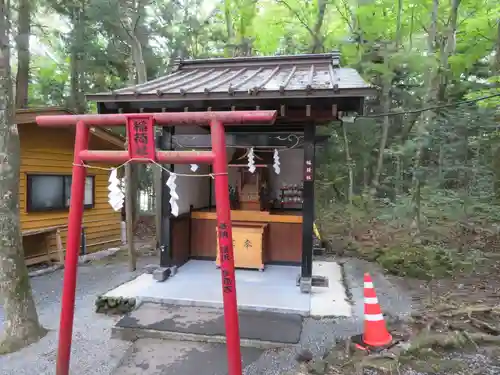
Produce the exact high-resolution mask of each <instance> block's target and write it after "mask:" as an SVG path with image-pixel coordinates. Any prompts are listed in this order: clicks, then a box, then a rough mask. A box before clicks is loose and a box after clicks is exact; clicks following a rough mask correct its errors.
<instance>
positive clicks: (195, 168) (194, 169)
mask: <svg viewBox="0 0 500 375" xmlns="http://www.w3.org/2000/svg"><path fill="white" fill-rule="evenodd" d="M193 151H195V150H193ZM198 168H199V166H198V164H191V172H196V171H197V170H198Z"/></svg>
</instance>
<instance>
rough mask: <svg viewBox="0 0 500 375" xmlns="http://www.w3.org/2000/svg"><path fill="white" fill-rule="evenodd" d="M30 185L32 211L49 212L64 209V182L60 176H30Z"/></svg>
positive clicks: (30, 206)
mask: <svg viewBox="0 0 500 375" xmlns="http://www.w3.org/2000/svg"><path fill="white" fill-rule="evenodd" d="M30 184H31V186H30V193H31V194H30V197H29V208H30V209H32V210H36V211H39V210H40V211H45V210H47V211H48V210H54V209H61V208H64V206H63V203H64V201H63V184H64V181H63V179H62V178H61V177H60V176H30Z"/></svg>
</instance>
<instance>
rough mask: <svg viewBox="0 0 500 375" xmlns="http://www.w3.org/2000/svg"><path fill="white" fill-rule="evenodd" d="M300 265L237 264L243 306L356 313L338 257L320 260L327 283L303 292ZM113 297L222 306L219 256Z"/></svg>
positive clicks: (123, 288)
mask: <svg viewBox="0 0 500 375" xmlns="http://www.w3.org/2000/svg"><path fill="white" fill-rule="evenodd" d="M299 273H300V267H293V266H275V265H270V266H266V269H265V270H264V272H259V271H253V270H236V290H237V297H238V307H239V309H240V310H252V311H271V312H279V313H291V314H300V315H303V316H309V315H313V316H319V317H321V316H351V306H350V304H349V302H348V301H347V297H346V292H345V288H344V285H343V283H342V270H341V267H340V266H339V265H338V264H337V263H335V262H314V263H313V274H315V275H316V274H318V275H319V276H325V277H327V278H328V279H329V283H328V287H327V288H320V287H313V288H312V293H311V294H303V293H301V292H300V290H299V288H298V287H297V286H296V279H297V275H298V274H299ZM105 296H108V297H127V298H131V297H132V298H136V299H138V300H139V301H140V302H154V303H159V304H167V305H181V306H200V307H215V308H221V307H222V291H221V275H220V270H218V269H217V268H216V267H215V264H214V262H211V261H202V260H190V261H189V262H187V263H186V264H185V265H183V266H182V267H181V268H179V269H178V272H177V274H176V275H175V276H173V277H171V278H169V279H167V280H166V281H165V282H157V281H155V280H154V279H153V276H152V275H150V274H143V275H140V276H139V277H137V278H136V279H134V280H132V281H130V282H128V283H125V284H123V285H120V286H119V287H118V288H116V289H113V290H111V291H109V292H108V293H106V294H105Z"/></svg>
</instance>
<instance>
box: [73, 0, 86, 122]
mask: <svg viewBox="0 0 500 375" xmlns="http://www.w3.org/2000/svg"><path fill="white" fill-rule="evenodd" d="M84 6H85V4H83V2H82V7H84ZM84 13H85V8H77V7H75V8H74V9H72V13H71V23H72V25H73V29H72V30H71V41H70V43H71V44H70V56H71V59H70V84H71V105H70V107H71V109H73V110H74V111H75V112H76V113H85V111H86V103H85V93H84V87H83V82H84V71H83V70H84V66H83V61H84V59H85V56H84V52H83V50H82V46H83V45H84V43H85V22H84Z"/></svg>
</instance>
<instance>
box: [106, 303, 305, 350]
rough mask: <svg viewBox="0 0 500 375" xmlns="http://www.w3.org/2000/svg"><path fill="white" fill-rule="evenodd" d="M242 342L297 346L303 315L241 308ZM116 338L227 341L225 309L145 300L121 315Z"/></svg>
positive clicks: (270, 345)
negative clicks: (136, 307)
mask: <svg viewBox="0 0 500 375" xmlns="http://www.w3.org/2000/svg"><path fill="white" fill-rule="evenodd" d="M239 321H240V337H241V345H242V346H245V347H253V348H262V349H269V348H277V347H283V346H289V345H295V344H297V343H298V342H299V340H300V335H301V333H302V321H303V318H302V316H300V315H298V314H286V313H276V312H269V311H248V310H245V311H240V312H239ZM111 334H112V337H113V338H119V339H122V340H128V341H135V340H137V339H144V338H150V339H166V340H179V341H198V342H209V343H225V342H226V337H225V325H224V313H223V310H221V309H216V308H210V307H195V306H175V305H161V304H155V303H144V304H142V305H141V306H139V308H138V309H137V310H134V311H132V312H131V313H129V314H127V315H126V316H124V317H123V318H121V319H120V320H119V321H118V322H117V323H116V325H115V326H114V327H113V329H112V331H111Z"/></svg>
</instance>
